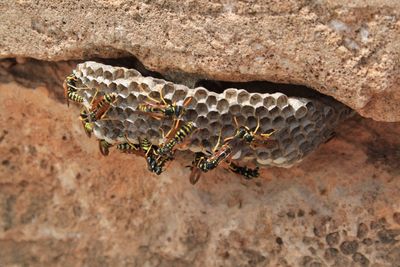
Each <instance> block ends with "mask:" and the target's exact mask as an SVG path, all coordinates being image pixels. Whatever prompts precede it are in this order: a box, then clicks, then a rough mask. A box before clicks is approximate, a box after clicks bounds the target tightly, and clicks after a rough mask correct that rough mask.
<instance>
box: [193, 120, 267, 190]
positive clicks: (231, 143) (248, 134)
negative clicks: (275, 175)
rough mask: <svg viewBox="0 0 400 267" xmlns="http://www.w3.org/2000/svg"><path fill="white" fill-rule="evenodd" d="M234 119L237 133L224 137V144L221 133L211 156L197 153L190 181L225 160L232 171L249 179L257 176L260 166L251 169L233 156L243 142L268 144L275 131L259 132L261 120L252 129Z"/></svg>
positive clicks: (250, 144)
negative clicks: (237, 163)
mask: <svg viewBox="0 0 400 267" xmlns="http://www.w3.org/2000/svg"><path fill="white" fill-rule="evenodd" d="M234 121H235V124H236V127H237V130H236V132H235V134H234V135H233V136H232V137H229V138H226V139H224V142H223V144H222V145H220V143H221V133H220V135H219V138H218V142H217V144H216V145H215V147H214V148H213V153H211V152H209V154H210V155H209V156H207V155H205V154H204V153H202V152H199V153H196V154H195V158H194V160H193V162H192V166H191V169H192V172H191V175H190V182H191V183H192V184H194V183H196V182H197V181H198V180H199V178H200V175H201V172H200V171H202V172H208V171H210V170H212V169H214V168H216V167H217V166H219V165H220V164H221V162H223V161H227V162H229V170H231V171H232V172H235V173H238V174H240V175H243V176H245V177H246V178H248V179H251V178H254V177H257V176H258V175H259V174H258V168H256V169H250V168H248V167H241V166H238V165H236V164H234V163H232V162H231V161H230V158H231V156H232V155H233V154H234V153H235V152H237V149H238V148H239V147H240V146H241V145H242V144H243V143H245V144H247V145H249V146H252V145H255V143H260V142H261V144H262V145H267V144H265V143H264V142H265V141H267V140H268V139H269V138H270V136H271V135H272V134H273V133H274V131H272V132H270V133H264V134H257V131H258V129H259V128H260V121H259V120H258V121H257V126H256V128H255V130H254V131H251V130H250V129H249V128H248V127H247V126H240V127H239V124H238V122H237V119H236V117H234Z"/></svg>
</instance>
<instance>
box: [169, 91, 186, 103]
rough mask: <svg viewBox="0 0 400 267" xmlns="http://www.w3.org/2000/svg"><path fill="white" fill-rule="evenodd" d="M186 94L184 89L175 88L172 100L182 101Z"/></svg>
mask: <svg viewBox="0 0 400 267" xmlns="http://www.w3.org/2000/svg"><path fill="white" fill-rule="evenodd" d="M186 95H187V92H186V90H176V91H175V92H174V94H173V96H172V102H178V101H182V102H184V100H185V98H186Z"/></svg>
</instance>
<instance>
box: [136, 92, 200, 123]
mask: <svg viewBox="0 0 400 267" xmlns="http://www.w3.org/2000/svg"><path fill="white" fill-rule="evenodd" d="M147 98H148V99H149V100H150V101H151V102H153V103H151V102H145V103H141V104H139V105H138V107H137V109H138V111H139V112H141V113H144V114H148V115H150V116H151V117H153V118H154V119H157V120H161V119H163V118H165V117H167V118H175V119H180V118H181V117H182V116H183V115H184V114H185V112H186V107H187V106H188V105H189V104H190V102H191V101H192V99H193V97H188V98H186V99H185V100H184V101H183V103H182V105H177V104H176V102H175V103H168V102H167V101H166V100H165V99H164V96H163V92H162V88H160V101H159V100H156V99H154V98H152V97H150V96H149V95H148V96H147Z"/></svg>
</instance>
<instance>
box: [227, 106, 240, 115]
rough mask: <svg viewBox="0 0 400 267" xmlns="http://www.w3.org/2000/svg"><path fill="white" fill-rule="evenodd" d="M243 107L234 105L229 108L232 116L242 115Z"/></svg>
mask: <svg viewBox="0 0 400 267" xmlns="http://www.w3.org/2000/svg"><path fill="white" fill-rule="evenodd" d="M240 110H241V106H240V105H239V104H234V105H231V106H230V107H229V112H230V113H231V114H232V115H237V114H240Z"/></svg>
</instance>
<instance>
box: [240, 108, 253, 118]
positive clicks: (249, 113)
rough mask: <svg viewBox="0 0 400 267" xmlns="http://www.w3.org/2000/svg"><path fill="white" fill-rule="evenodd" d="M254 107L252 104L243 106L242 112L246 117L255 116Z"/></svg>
mask: <svg viewBox="0 0 400 267" xmlns="http://www.w3.org/2000/svg"><path fill="white" fill-rule="evenodd" d="M254 112H255V110H254V108H253V107H252V106H243V107H242V110H241V113H242V114H243V116H246V117H250V116H254Z"/></svg>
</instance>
